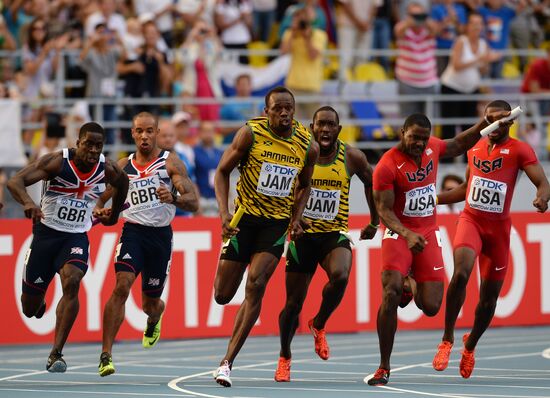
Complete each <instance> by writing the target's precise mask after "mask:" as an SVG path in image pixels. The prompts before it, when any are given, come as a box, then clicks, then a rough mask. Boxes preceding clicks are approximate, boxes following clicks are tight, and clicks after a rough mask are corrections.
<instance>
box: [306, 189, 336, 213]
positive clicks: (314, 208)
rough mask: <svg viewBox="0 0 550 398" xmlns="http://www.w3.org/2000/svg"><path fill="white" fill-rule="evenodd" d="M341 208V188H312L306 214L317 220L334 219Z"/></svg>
mask: <svg viewBox="0 0 550 398" xmlns="http://www.w3.org/2000/svg"><path fill="white" fill-rule="evenodd" d="M339 208H340V190H339V189H334V190H329V189H315V188H311V193H310V194H309V200H308V201H307V204H306V208H305V210H304V216H306V217H309V218H313V219H316V220H334V219H335V218H336V215H337V214H338V209H339Z"/></svg>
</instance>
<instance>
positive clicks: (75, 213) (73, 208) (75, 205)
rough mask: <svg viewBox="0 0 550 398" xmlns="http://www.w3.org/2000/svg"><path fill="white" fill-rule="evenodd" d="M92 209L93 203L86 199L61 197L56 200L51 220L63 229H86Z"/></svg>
mask: <svg viewBox="0 0 550 398" xmlns="http://www.w3.org/2000/svg"><path fill="white" fill-rule="evenodd" d="M92 210H93V205H92V203H90V202H88V201H87V200H82V199H75V198H64V197H61V198H58V199H57V200H56V203H55V213H54V215H53V217H52V218H51V222H52V223H54V224H56V225H58V226H59V227H61V228H62V229H63V230H64V231H71V230H75V231H76V230H82V229H86V226H87V224H88V222H89V221H90V219H91V216H92Z"/></svg>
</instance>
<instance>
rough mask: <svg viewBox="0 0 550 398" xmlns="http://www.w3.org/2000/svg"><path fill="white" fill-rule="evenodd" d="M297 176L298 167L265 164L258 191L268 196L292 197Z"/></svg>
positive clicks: (261, 172)
mask: <svg viewBox="0 0 550 398" xmlns="http://www.w3.org/2000/svg"><path fill="white" fill-rule="evenodd" d="M296 175H298V169H297V168H296V167H292V166H282V165H280V164H274V163H269V162H264V163H263V164H262V169H261V171H260V178H259V179H258V186H257V187H256V191H258V192H259V193H262V194H264V195H267V196H278V197H280V198H284V197H287V196H289V195H290V191H291V190H292V187H293V182H294V179H295V178H296Z"/></svg>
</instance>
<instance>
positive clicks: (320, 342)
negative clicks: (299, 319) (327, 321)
mask: <svg viewBox="0 0 550 398" xmlns="http://www.w3.org/2000/svg"><path fill="white" fill-rule="evenodd" d="M307 326H308V327H309V330H311V333H312V334H313V338H314V340H315V352H316V353H317V355H319V358H321V359H322V360H324V361H326V360H327V359H328V357H329V356H330V349H329V348H328V343H327V337H326V333H325V329H321V330H317V329H315V328H314V327H313V319H310V320H309V322H308V323H307Z"/></svg>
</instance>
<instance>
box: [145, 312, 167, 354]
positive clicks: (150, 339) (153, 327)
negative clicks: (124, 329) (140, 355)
mask: <svg viewBox="0 0 550 398" xmlns="http://www.w3.org/2000/svg"><path fill="white" fill-rule="evenodd" d="M161 322H162V315H161V316H160V318H159V321H158V322H157V323H155V324H150V323H147V327H146V328H145V331H144V332H143V340H142V344H143V348H152V347H154V346H155V344H157V341H158V340H159V339H160V324H161Z"/></svg>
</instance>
